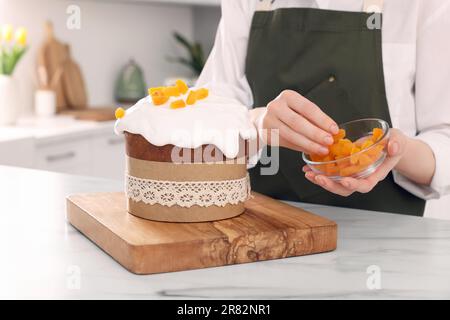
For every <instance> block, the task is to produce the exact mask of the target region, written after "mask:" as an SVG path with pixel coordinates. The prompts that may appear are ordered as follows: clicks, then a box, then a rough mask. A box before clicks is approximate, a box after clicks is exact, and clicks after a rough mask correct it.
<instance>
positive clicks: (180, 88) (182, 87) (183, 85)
mask: <svg viewBox="0 0 450 320" xmlns="http://www.w3.org/2000/svg"><path fill="white" fill-rule="evenodd" d="M175 86H176V87H177V88H178V91H180V92H181V94H186V92H188V90H189V87H188V86H187V84H186V82H184V81H183V80H180V79H178V80H177V81H175Z"/></svg>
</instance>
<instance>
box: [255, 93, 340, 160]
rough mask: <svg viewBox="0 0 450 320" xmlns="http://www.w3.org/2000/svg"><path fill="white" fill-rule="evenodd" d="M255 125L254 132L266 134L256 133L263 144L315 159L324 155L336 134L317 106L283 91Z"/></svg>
mask: <svg viewBox="0 0 450 320" xmlns="http://www.w3.org/2000/svg"><path fill="white" fill-rule="evenodd" d="M258 122H259V124H257V126H258V131H261V129H263V131H265V133H267V134H261V132H260V136H261V138H262V139H263V141H264V142H265V143H267V144H269V145H279V146H282V147H286V148H289V149H293V150H297V151H302V152H306V153H314V154H319V155H320V154H321V155H326V154H327V153H328V146H329V145H331V144H333V137H332V135H333V134H336V133H337V132H338V131H339V128H338V126H337V124H336V123H335V122H334V121H333V120H332V119H331V118H330V117H329V116H327V115H326V114H325V113H324V112H323V111H322V110H320V108H319V107H318V106H316V105H315V104H314V103H312V102H311V101H309V100H308V99H306V98H305V97H303V96H302V95H300V94H298V93H297V92H295V91H292V90H285V91H283V92H282V93H281V94H280V95H279V96H278V97H277V98H276V99H275V100H273V101H272V102H270V103H269V104H268V105H267V108H266V110H265V112H264V113H263V114H262V115H261V117H260V121H258ZM275 136H278V138H279V139H278V141H277V139H275V138H274V137H275Z"/></svg>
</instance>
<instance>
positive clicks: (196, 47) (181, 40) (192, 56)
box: [166, 32, 205, 86]
mask: <svg viewBox="0 0 450 320" xmlns="http://www.w3.org/2000/svg"><path fill="white" fill-rule="evenodd" d="M173 37H174V39H175V41H176V42H177V43H178V44H179V45H181V46H182V47H183V48H184V49H185V50H186V53H187V56H186V57H168V60H169V61H171V62H176V63H180V64H182V65H184V66H186V67H188V68H189V69H190V70H191V72H192V74H193V75H194V78H192V79H184V80H186V82H187V83H188V85H189V86H193V85H194V83H195V81H196V79H197V78H198V76H199V75H200V73H201V72H202V70H203V67H204V66H205V55H204V52H203V48H202V46H201V44H200V43H198V42H194V41H189V40H188V39H187V38H186V37H185V36H183V35H182V34H180V33H178V32H174V33H173ZM177 78H180V77H177ZM177 78H169V79H167V80H166V82H167V83H173V82H174V81H175V79H177Z"/></svg>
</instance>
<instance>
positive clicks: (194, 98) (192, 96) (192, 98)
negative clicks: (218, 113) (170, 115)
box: [186, 90, 197, 106]
mask: <svg viewBox="0 0 450 320" xmlns="http://www.w3.org/2000/svg"><path fill="white" fill-rule="evenodd" d="M196 101H197V95H196V94H195V91H194V90H191V91H189V94H188V96H187V98H186V104H187V105H190V106H191V105H193V104H195V102H196Z"/></svg>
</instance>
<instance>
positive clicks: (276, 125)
mask: <svg viewBox="0 0 450 320" xmlns="http://www.w3.org/2000/svg"><path fill="white" fill-rule="evenodd" d="M264 121H265V122H266V123H265V124H264V127H265V128H272V129H275V130H276V129H278V133H279V141H278V144H279V145H281V146H283V147H286V148H290V149H293V150H297V151H302V152H306V153H313V154H320V155H326V154H328V148H326V147H324V146H322V145H320V144H318V143H316V142H314V141H312V140H310V139H308V138H307V137H306V136H304V135H302V134H299V133H298V132H296V131H294V130H292V129H291V128H290V127H288V126H287V125H286V124H284V123H283V122H282V121H281V120H279V119H278V118H277V117H276V116H275V117H272V116H269V117H266V119H264ZM268 131H269V132H267V134H268V136H267V139H266V140H267V143H268V144H270V145H277V142H276V139H275V136H276V135H277V132H276V131H274V130H268Z"/></svg>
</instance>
